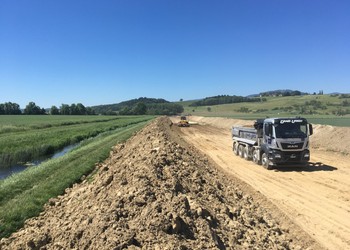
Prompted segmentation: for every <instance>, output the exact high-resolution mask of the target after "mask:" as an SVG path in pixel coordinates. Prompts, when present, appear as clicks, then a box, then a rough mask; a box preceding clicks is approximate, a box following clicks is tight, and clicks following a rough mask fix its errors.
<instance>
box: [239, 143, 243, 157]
mask: <svg viewBox="0 0 350 250" xmlns="http://www.w3.org/2000/svg"><path fill="white" fill-rule="evenodd" d="M243 151H244V147H243V145H239V146H238V154H239V156H240V157H241V158H243V154H244V152H243Z"/></svg>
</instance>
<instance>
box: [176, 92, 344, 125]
mask: <svg viewBox="0 0 350 250" xmlns="http://www.w3.org/2000/svg"><path fill="white" fill-rule="evenodd" d="M340 97H341V96H340V95H338V96H335V95H334V96H331V95H305V96H285V97H266V101H264V102H244V103H233V104H222V105H212V106H198V107H191V106H190V105H191V103H193V101H184V102H178V103H181V104H182V105H183V106H184V109H185V111H184V114H190V115H198V116H211V117H215V116H216V117H228V118H236V119H249V120H254V119H257V118H265V117H291V116H302V117H306V118H308V119H309V121H310V122H311V123H316V124H328V125H334V126H343V127H349V126H350V97H346V98H340Z"/></svg>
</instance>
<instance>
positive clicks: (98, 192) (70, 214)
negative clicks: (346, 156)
mask: <svg viewBox="0 0 350 250" xmlns="http://www.w3.org/2000/svg"><path fill="white" fill-rule="evenodd" d="M201 128H203V129H201ZM220 131H221V130H219V129H216V128H214V127H207V126H203V127H202V126H198V127H197V128H195V127H191V128H189V129H188V130H187V131H185V128H184V129H183V133H184V137H186V138H187V139H190V140H191V138H193V139H199V140H198V142H196V147H199V148H201V149H203V150H204V151H205V150H208V149H210V150H211V151H212V152H217V153H214V154H215V155H216V154H217V155H222V157H223V158H222V159H223V160H224V161H226V160H227V159H226V158H225V157H226V153H225V150H226V149H225V148H226V147H223V145H221V142H222V140H225V139H224V137H225V136H226V135H225V133H223V132H222V131H221V132H220ZM197 133H201V135H197ZM179 134H181V130H180V129H179V128H177V127H176V126H175V125H172V123H171V122H170V120H169V119H168V118H158V119H156V120H155V121H154V122H152V123H151V124H150V125H148V126H147V127H145V128H144V129H143V130H141V131H140V132H138V133H137V134H136V135H135V136H134V137H132V138H131V139H130V140H128V141H127V142H126V143H124V144H121V145H117V146H115V147H114V148H113V151H112V152H111V154H110V157H109V158H108V159H107V160H106V161H105V162H104V163H102V164H99V165H98V166H97V168H98V169H97V173H96V174H95V175H94V176H93V179H92V181H88V180H89V178H87V179H85V180H84V181H83V182H82V183H80V184H76V185H74V186H73V187H72V188H69V189H67V190H66V192H65V194H63V195H62V196H59V197H57V198H55V199H51V200H50V201H49V202H48V204H47V205H46V206H45V210H44V211H43V212H42V213H41V214H40V216H38V217H36V218H32V219H29V220H27V221H26V223H25V226H24V228H23V229H21V230H20V231H18V232H16V233H14V234H12V235H11V236H10V237H9V238H6V239H2V240H1V241H0V249H1V250H3V249H159V250H163V249H320V246H319V245H318V243H317V242H315V241H314V240H313V239H312V238H311V237H309V235H308V234H306V233H305V232H304V231H303V230H301V229H300V227H299V226H297V225H295V224H294V223H293V222H292V221H291V220H289V219H288V218H287V217H286V216H284V214H283V213H281V212H280V210H279V209H278V208H276V207H275V205H273V204H272V203H271V202H269V201H268V200H267V199H266V198H265V197H264V196H263V195H261V194H260V193H259V192H256V191H254V189H252V188H251V187H250V186H249V185H246V184H245V183H243V182H242V181H240V180H239V179H237V178H236V177H235V176H233V175H227V174H225V173H224V172H222V170H221V168H220V167H219V166H218V165H217V164H215V163H214V162H213V161H212V160H211V159H210V158H208V157H207V156H205V155H204V154H203V153H201V152H200V151H198V150H197V149H195V148H194V147H193V146H191V145H190V144H188V143H186V142H185V141H184V140H183V139H182V138H181V137H180V136H179ZM213 135H214V136H215V138H217V139H218V141H217V142H212V141H211V140H212V137H211V136H213ZM207 140H208V141H207ZM202 144H203V145H202ZM221 149H222V151H223V152H218V151H217V150H221ZM211 155H212V154H211ZM227 157H229V156H227ZM214 158H215V157H214ZM215 159H216V158H215ZM216 160H217V159H216ZM236 163H237V165H236V166H235V168H242V169H245V168H246V166H245V165H244V164H247V163H246V162H243V161H242V162H241V161H240V160H237V159H236V162H235V164H236ZM220 164H222V163H220ZM220 166H225V165H224V164H223V165H220ZM254 167H256V166H254ZM249 168H253V166H252V167H248V169H249ZM256 169H260V168H258V167H257V168H256ZM226 170H228V169H226ZM261 173H263V174H261V176H259V178H258V180H257V182H260V180H261V178H262V176H263V175H265V177H264V179H265V183H269V180H268V175H269V174H273V173H274V172H271V173H270V172H266V171H264V172H263V171H262V172H261ZM275 174H276V175H278V174H282V175H283V174H286V175H288V173H284V172H282V173H280V172H278V173H275ZM297 174H302V173H299V172H298V173H297ZM251 177H252V179H254V177H255V176H251ZM284 178H285V177H284ZM292 178H293V177H292ZM288 179H289V177H288ZM272 182H273V183H275V184H271V185H275V186H278V188H279V189H286V187H284V185H286V184H288V185H287V189H288V190H291V189H292V188H291V186H290V184H289V182H287V181H285V180H284V179H283V180H282V181H281V182H279V181H278V180H273V181H272ZM329 185H330V184H329ZM260 186H263V185H262V184H259V187H260ZM294 186H295V185H294ZM269 189H270V186H268V187H267V190H269ZM297 189H298V190H299V189H300V187H298V188H297ZM298 190H295V193H298V192H297V191H298ZM322 191H323V190H321V192H322ZM291 192H292V191H291ZM306 192H309V191H308V190H307V191H306ZM274 193H279V192H278V189H277V190H276V189H275V190H274ZM292 193H293V192H292ZM295 193H293V194H294V195H295V196H297V194H295ZM338 195H339V194H338ZM344 195H347V194H344ZM289 198H290V197H284V199H286V200H288V199H289ZM292 199H293V200H295V201H297V202H298V203H299V202H300V201H299V200H298V199H296V198H293V197H292ZM282 204H283V203H282ZM324 205H327V206H328V205H329V204H326V203H325V204H324ZM330 205H332V206H333V204H330ZM315 206H316V205H315ZM286 207H288V206H287V205H283V207H282V209H284V208H286ZM328 208H329V207H326V208H325V209H328ZM329 213H330V211H329ZM315 216H319V214H318V213H317V214H316V215H315ZM302 217H304V215H301V214H300V215H298V216H297V218H296V219H297V220H298V219H299V220H298V222H300V221H301V219H302ZM344 220H345V218H344ZM327 221H328V223H332V222H331V221H329V218H327ZM312 226H313V225H312ZM339 226H342V224H341V223H340V225H339ZM337 232H338V230H335V232H334V233H337Z"/></svg>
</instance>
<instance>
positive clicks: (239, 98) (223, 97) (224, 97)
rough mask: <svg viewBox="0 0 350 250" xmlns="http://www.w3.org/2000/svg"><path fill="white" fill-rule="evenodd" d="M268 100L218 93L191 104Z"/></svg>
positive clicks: (194, 105) (208, 104) (204, 104)
mask: <svg viewBox="0 0 350 250" xmlns="http://www.w3.org/2000/svg"><path fill="white" fill-rule="evenodd" d="M261 101H266V99H265V98H262V99H260V98H251V97H244V96H236V95H233V96H230V95H218V96H212V97H206V98H204V99H203V100H199V101H196V102H193V103H192V104H191V105H190V106H192V107H196V106H210V105H219V104H228V103H240V102H261Z"/></svg>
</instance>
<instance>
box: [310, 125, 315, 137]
mask: <svg viewBox="0 0 350 250" xmlns="http://www.w3.org/2000/svg"><path fill="white" fill-rule="evenodd" d="M313 133H314V130H313V128H312V124H309V134H310V135H312V134H313Z"/></svg>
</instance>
